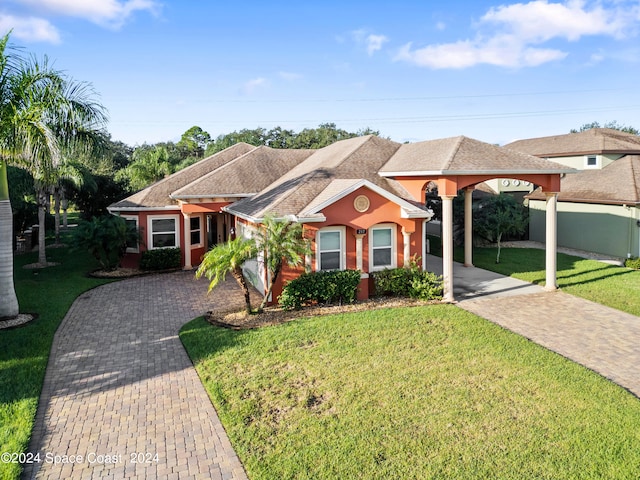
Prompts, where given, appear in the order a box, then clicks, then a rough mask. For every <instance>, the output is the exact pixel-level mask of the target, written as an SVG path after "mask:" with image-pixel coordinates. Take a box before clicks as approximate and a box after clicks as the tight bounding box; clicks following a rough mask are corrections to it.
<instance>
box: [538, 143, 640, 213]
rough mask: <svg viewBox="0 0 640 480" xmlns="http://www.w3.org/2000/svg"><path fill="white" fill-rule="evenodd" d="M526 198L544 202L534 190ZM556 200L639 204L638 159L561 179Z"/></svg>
mask: <svg viewBox="0 0 640 480" xmlns="http://www.w3.org/2000/svg"><path fill="white" fill-rule="evenodd" d="M528 198H531V199H534V200H544V198H545V197H544V195H543V194H542V193H541V192H539V191H538V190H536V191H535V192H533V193H532V194H531V195H529V196H528ZM558 200H560V201H565V202H580V203H603V204H616V205H620V204H629V205H634V204H636V205H637V204H640V155H626V156H624V157H622V158H620V159H618V160H616V161H615V162H613V163H610V164H609V165H607V166H606V167H604V168H603V169H597V170H582V171H580V172H579V173H576V174H573V175H567V176H566V177H565V178H563V179H562V184H561V191H560V193H559V194H558Z"/></svg>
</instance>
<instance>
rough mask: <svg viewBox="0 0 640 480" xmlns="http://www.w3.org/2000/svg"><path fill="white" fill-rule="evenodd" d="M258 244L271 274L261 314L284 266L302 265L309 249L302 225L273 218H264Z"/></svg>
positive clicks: (260, 308)
mask: <svg viewBox="0 0 640 480" xmlns="http://www.w3.org/2000/svg"><path fill="white" fill-rule="evenodd" d="M256 244H257V249H258V251H262V252H264V255H265V267H266V269H267V271H268V272H269V286H268V288H267V292H266V293H265V294H264V297H263V298H262V302H261V303H260V307H258V311H259V312H261V311H262V310H263V309H264V307H265V305H266V304H267V302H268V301H269V296H270V295H271V292H272V291H273V286H274V285H275V283H276V280H277V279H278V277H279V275H280V272H282V267H283V266H284V264H285V263H286V264H287V265H289V266H290V267H297V266H299V265H301V264H302V263H303V262H304V257H305V254H307V253H308V251H309V247H308V245H307V242H306V240H305V239H304V237H303V235H302V224H300V223H293V222H289V221H284V220H276V219H275V218H273V217H272V216H267V217H265V218H264V220H263V225H262V229H261V230H260V231H259V232H258V234H257V235H256Z"/></svg>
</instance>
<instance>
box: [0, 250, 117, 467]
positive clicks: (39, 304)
mask: <svg viewBox="0 0 640 480" xmlns="http://www.w3.org/2000/svg"><path fill="white" fill-rule="evenodd" d="M47 258H48V260H49V261H51V262H60V263H61V264H60V265H59V266H55V267H49V268H45V269H40V270H26V269H23V268H22V266H23V265H25V264H28V263H33V262H35V261H37V253H29V254H26V255H21V256H17V257H15V276H14V279H15V283H16V293H17V295H18V300H19V302H20V311H21V312H35V313H37V314H38V315H39V316H38V318H37V319H36V320H35V321H33V322H32V323H31V324H29V325H27V326H24V327H20V328H14V329H10V330H0V453H1V452H23V451H25V450H26V449H27V446H28V442H29V437H30V435H31V429H32V427H33V421H34V418H35V413H36V408H37V405H38V397H39V395H40V390H41V389H42V382H43V379H44V372H45V369H46V366H47V361H48V358H49V351H50V350H51V342H52V340H53V335H54V333H55V331H56V329H57V328H58V325H59V324H60V321H61V320H62V319H63V318H64V316H65V314H66V313H67V310H68V309H69V307H70V306H71V304H72V303H73V301H74V300H75V298H76V297H77V296H78V295H79V294H80V293H82V292H84V291H86V290H88V289H90V288H92V287H95V286H96V285H100V284H103V283H105V281H104V280H97V279H93V278H88V277H87V276H86V273H87V272H88V271H90V270H92V269H94V268H97V265H96V264H95V262H94V261H93V260H92V259H91V258H90V257H89V256H87V255H85V254H83V253H82V252H69V249H68V248H57V249H48V250H47ZM19 473H20V468H19V465H17V464H11V463H2V462H0V479H10V478H18V476H19Z"/></svg>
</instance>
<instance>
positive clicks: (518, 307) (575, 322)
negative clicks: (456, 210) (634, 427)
mask: <svg viewBox="0 0 640 480" xmlns="http://www.w3.org/2000/svg"><path fill="white" fill-rule="evenodd" d="M458 306H459V307H461V308H464V309H465V310H468V311H470V312H472V313H475V314H476V315H478V316H480V317H483V318H486V319H487V320H490V321H492V322H494V323H497V324H498V325H501V326H502V327H504V328H506V329H508V330H511V331H512V332H515V333H518V334H520V335H522V336H523V337H526V338H528V339H529V340H532V341H534V342H535V343H537V344H539V345H542V346H544V347H546V348H548V349H549V350H552V351H554V352H556V353H559V354H560V355H562V356H564V357H567V358H569V359H571V360H573V361H574V362H577V363H580V364H582V365H584V366H585V367H587V368H590V369H591V370H594V371H596V372H598V373H599V374H600V375H602V376H604V377H606V378H608V379H609V380H611V381H613V382H615V383H617V384H618V385H620V386H622V387H624V388H626V389H627V390H629V391H630V392H631V393H633V394H634V395H636V396H637V397H640V375H638V372H640V317H636V316H635V315H631V314H629V313H625V312H622V311H620V310H615V309H613V308H609V307H605V306H603V305H600V304H598V303H594V302H590V301H588V300H584V299H582V298H579V297H574V296H573V295H569V294H567V293H564V292H561V291H556V292H541V293H532V294H527V295H513V296H488V297H485V298H483V297H476V298H474V299H470V300H462V301H460V302H459V303H458Z"/></svg>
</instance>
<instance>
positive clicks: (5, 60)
mask: <svg viewBox="0 0 640 480" xmlns="http://www.w3.org/2000/svg"><path fill="white" fill-rule="evenodd" d="M8 41H9V35H5V36H4V37H2V39H0V320H3V319H10V318H14V317H17V316H18V313H19V306H18V298H17V297H16V291H15V286H14V284H13V228H12V227H13V221H12V220H13V215H12V212H11V200H10V199H9V182H8V178H7V161H8V159H9V155H8V148H7V143H6V142H5V139H6V137H7V133H8V132H7V130H9V128H10V126H9V125H8V124H7V123H6V122H5V118H6V115H7V113H8V112H9V110H10V106H11V101H12V99H13V82H14V80H13V79H14V75H15V73H16V65H15V63H14V62H13V61H12V60H13V59H12V58H11V57H10V56H9V55H8V53H7V43H8Z"/></svg>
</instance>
